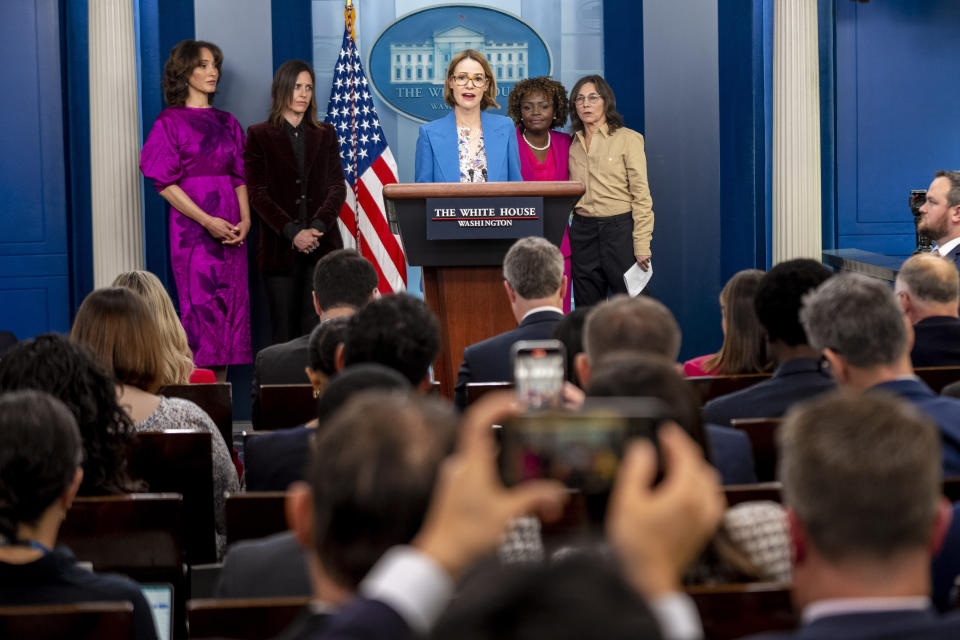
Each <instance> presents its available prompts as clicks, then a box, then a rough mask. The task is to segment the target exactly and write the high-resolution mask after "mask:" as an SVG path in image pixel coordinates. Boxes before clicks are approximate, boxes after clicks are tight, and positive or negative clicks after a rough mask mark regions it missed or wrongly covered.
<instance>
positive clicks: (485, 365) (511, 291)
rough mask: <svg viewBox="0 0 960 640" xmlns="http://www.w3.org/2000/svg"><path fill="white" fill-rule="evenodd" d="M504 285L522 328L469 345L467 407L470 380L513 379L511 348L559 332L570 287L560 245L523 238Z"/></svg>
mask: <svg viewBox="0 0 960 640" xmlns="http://www.w3.org/2000/svg"><path fill="white" fill-rule="evenodd" d="M503 288H504V289H505V290H506V292H507V300H509V301H510V309H511V311H513V317H514V318H516V319H517V323H518V325H517V328H516V329H513V330H512V331H507V332H506V333H501V334H500V335H498V336H493V337H492V338H488V339H487V340H484V341H482V342H478V343H476V344H472V345H470V346H469V347H467V348H466V349H464V351H463V363H462V364H461V365H460V371H459V372H458V373H457V386H456V395H455V402H456V404H457V406H458V407H460V408H463V407H465V406H466V405H467V384H469V383H471V382H504V381H511V380H513V364H512V362H511V357H510V356H511V352H510V350H511V348H512V347H513V344H514V343H515V342H517V341H519V340H546V339H548V338H551V337H552V336H553V330H554V329H555V328H556V326H557V323H558V322H560V318H562V317H563V309H562V306H563V295H564V293H566V291H567V277H566V276H565V275H563V255H562V254H561V253H560V249H558V248H557V247H555V246H554V245H552V244H551V243H550V242H549V241H547V240H545V239H543V238H537V237H532V236H531V237H529V238H521V239H520V240H517V241H516V242H515V243H514V244H513V246H512V247H510V250H509V251H507V255H506V256H505V257H504V259H503Z"/></svg>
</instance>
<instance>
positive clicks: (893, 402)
mask: <svg viewBox="0 0 960 640" xmlns="http://www.w3.org/2000/svg"><path fill="white" fill-rule="evenodd" d="M877 284H878V285H880V286H881V287H884V288H887V286H886V285H885V284H883V283H880V282H878V283H877ZM839 285H840V286H842V285H843V282H842V280H839ZM824 286H827V285H824ZM866 315H869V311H866V310H864V311H863V312H862V313H861V317H863V316H866ZM874 328H875V327H874ZM811 339H813V336H812V335H811ZM779 447H780V477H781V480H782V482H783V499H784V504H785V505H786V506H787V508H788V517H789V520H790V535H791V538H792V541H791V546H792V549H793V552H792V557H793V601H794V604H795V606H796V607H797V608H798V609H800V612H801V613H802V620H803V626H802V628H801V629H799V630H798V631H797V632H796V633H787V634H769V635H764V636H763V637H764V638H789V637H796V638H810V639H814V638H817V639H819V638H823V639H833V638H860V639H867V638H876V639H879V638H897V640H913V639H917V640H919V639H920V638H923V639H925V640H927V639H936V638H942V639H944V640H946V639H947V638H957V637H960V617H958V616H957V615H952V616H948V617H942V618H941V617H938V616H937V615H936V613H935V612H934V611H933V609H932V608H931V605H930V557H931V555H932V554H933V553H934V552H935V551H936V549H937V547H939V546H940V543H941V540H942V539H943V534H944V531H945V530H946V528H947V525H948V520H949V514H950V507H949V504H948V503H947V501H946V499H945V498H943V497H942V496H941V494H940V483H941V478H942V474H941V471H940V467H939V465H937V464H935V462H934V461H936V460H937V459H939V457H940V451H939V446H938V443H937V434H936V431H935V430H934V428H933V424H932V423H931V422H930V421H929V419H928V418H927V417H926V416H923V415H922V414H921V413H920V412H918V411H917V410H916V409H915V408H914V407H912V406H910V405H909V404H908V403H905V402H903V401H902V400H900V399H897V398H895V397H893V396H890V395H888V394H886V393H877V394H875V395H874V396H873V397H871V399H870V401H869V402H864V398H863V396H859V395H852V394H848V393H831V394H829V395H824V396H822V397H819V398H816V399H814V400H811V401H809V402H807V403H804V404H803V405H800V406H798V407H797V408H796V409H795V410H793V411H791V412H790V413H789V414H788V415H787V417H786V419H785V420H784V423H783V426H782V428H781V430H780V436H779Z"/></svg>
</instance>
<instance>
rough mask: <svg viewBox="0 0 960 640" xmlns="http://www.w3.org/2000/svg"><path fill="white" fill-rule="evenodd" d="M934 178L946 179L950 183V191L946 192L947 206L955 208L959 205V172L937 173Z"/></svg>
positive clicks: (940, 171) (941, 171)
mask: <svg viewBox="0 0 960 640" xmlns="http://www.w3.org/2000/svg"><path fill="white" fill-rule="evenodd" d="M934 177H935V178H946V179H947V180H948V181H949V182H950V190H949V191H947V206H948V207H955V206H957V205H958V204H960V171H945V170H943V169H940V170H939V171H937V173H936V175H935V176H934Z"/></svg>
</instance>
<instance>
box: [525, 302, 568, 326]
mask: <svg viewBox="0 0 960 640" xmlns="http://www.w3.org/2000/svg"><path fill="white" fill-rule="evenodd" d="M541 311H555V312H557V313H559V314H560V315H563V309H560V308H559V307H554V306H551V305H549V304H547V305H544V306H542V307H534V308H533V309H530V311H527V312H526V313H525V314H523V317H522V318H520V322H523V321H524V320H526V319H527V318H528V317H529V316H532V315H533V314H535V313H540V312H541Z"/></svg>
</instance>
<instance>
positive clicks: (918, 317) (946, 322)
mask: <svg viewBox="0 0 960 640" xmlns="http://www.w3.org/2000/svg"><path fill="white" fill-rule="evenodd" d="M894 290H895V291H896V292H897V297H899V299H900V306H902V307H903V312H904V313H905V314H907V318H908V319H909V320H910V324H912V325H913V350H912V351H911V352H910V360H911V361H912V362H913V366H915V367H947V366H957V365H960V317H958V316H960V314H958V313H957V306H958V305H960V277H958V275H957V268H956V267H955V266H954V265H953V263H952V262H951V261H949V260H943V259H941V258H939V257H937V256H935V255H933V254H930V253H923V254H919V255H915V256H913V257H911V258H910V259H908V260H907V261H906V262H904V263H903V266H901V267H900V272H899V273H898V274H897V282H896V286H895V287H894Z"/></svg>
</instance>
